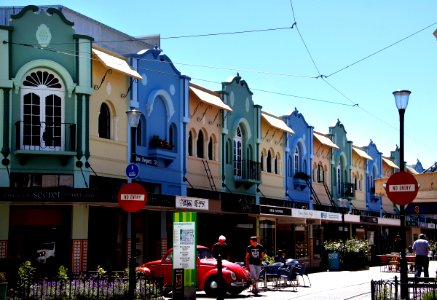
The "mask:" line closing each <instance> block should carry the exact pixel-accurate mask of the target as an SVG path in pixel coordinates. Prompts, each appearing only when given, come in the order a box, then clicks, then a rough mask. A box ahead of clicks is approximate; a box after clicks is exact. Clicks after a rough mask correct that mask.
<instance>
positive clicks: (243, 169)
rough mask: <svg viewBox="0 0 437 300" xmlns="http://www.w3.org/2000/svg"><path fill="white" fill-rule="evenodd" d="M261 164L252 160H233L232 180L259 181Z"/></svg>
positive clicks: (241, 181) (251, 182) (240, 181)
mask: <svg viewBox="0 0 437 300" xmlns="http://www.w3.org/2000/svg"><path fill="white" fill-rule="evenodd" d="M260 177H261V164H260V163H259V162H256V161H253V160H238V161H234V180H235V182H236V183H245V184H253V183H259V182H260Z"/></svg>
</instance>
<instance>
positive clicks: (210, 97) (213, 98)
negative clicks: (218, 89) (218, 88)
mask: <svg viewBox="0 0 437 300" xmlns="http://www.w3.org/2000/svg"><path fill="white" fill-rule="evenodd" d="M190 90H191V91H192V92H193V93H194V94H195V95H196V96H197V97H198V98H199V99H200V100H201V101H203V102H206V103H208V104H211V105H214V106H217V107H219V108H221V109H224V110H227V111H232V108H230V106H229V105H227V104H225V103H224V102H223V101H222V99H220V97H219V96H218V95H217V94H216V93H213V92H207V91H206V90H205V89H202V88H201V87H198V86H194V85H193V84H190Z"/></svg>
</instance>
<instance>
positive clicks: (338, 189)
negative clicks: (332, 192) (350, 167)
mask: <svg viewBox="0 0 437 300" xmlns="http://www.w3.org/2000/svg"><path fill="white" fill-rule="evenodd" d="M337 195H339V196H341V169H340V166H338V167H337Z"/></svg>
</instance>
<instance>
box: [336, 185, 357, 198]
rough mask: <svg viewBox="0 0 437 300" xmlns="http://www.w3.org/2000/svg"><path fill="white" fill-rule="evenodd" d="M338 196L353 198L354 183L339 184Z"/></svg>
mask: <svg viewBox="0 0 437 300" xmlns="http://www.w3.org/2000/svg"><path fill="white" fill-rule="evenodd" d="M338 196H339V197H344V198H348V199H353V198H355V184H353V183H349V182H347V183H343V184H342V185H341V190H340V195H338Z"/></svg>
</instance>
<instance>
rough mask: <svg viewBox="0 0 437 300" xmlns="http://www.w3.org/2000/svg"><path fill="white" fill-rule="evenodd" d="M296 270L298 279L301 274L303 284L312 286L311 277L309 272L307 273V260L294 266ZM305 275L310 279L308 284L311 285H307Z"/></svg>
mask: <svg viewBox="0 0 437 300" xmlns="http://www.w3.org/2000/svg"><path fill="white" fill-rule="evenodd" d="M294 270H295V272H296V280H297V278H298V277H299V276H300V277H301V278H302V282H303V286H305V287H310V286H311V281H310V277H309V276H308V273H307V264H306V263H305V262H303V263H301V264H299V265H298V266H296V267H295V268H294ZM305 277H306V278H307V279H308V284H309V285H307V284H306V283H305ZM297 283H298V284H299V280H297ZM299 285H300V284H299Z"/></svg>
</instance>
